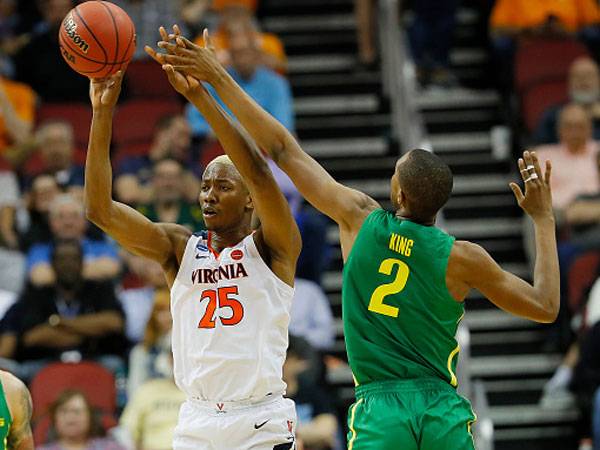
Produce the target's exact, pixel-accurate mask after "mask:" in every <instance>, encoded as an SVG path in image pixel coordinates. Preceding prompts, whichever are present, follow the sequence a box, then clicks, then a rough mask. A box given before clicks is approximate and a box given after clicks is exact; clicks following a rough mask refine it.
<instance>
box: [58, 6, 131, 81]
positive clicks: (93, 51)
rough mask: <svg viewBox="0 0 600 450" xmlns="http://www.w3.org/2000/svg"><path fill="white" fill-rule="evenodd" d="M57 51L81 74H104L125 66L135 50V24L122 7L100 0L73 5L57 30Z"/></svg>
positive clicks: (100, 76) (97, 75) (101, 75)
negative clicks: (58, 49) (58, 48)
mask: <svg viewBox="0 0 600 450" xmlns="http://www.w3.org/2000/svg"><path fill="white" fill-rule="evenodd" d="M58 43H59V45H60V52H61V54H62V56H63V58H64V59H65V61H67V63H68V64H69V65H70V66H71V67H72V68H73V70H75V71H76V72H78V73H80V74H81V75H85V76H86V77H92V78H104V77H107V76H109V75H112V74H114V73H116V72H117V71H119V70H120V69H123V68H125V67H126V66H127V64H128V63H129V61H130V60H131V57H132V56H133V52H134V51H135V27H134V25H133V22H132V21H131V19H130V18H129V16H128V15H127V13H126V12H125V11H123V10H122V9H121V8H119V7H118V6H117V5H115V4H113V3H110V2H103V1H89V2H85V3H82V4H80V5H78V6H76V7H75V8H73V9H72V10H71V11H69V13H68V14H67V16H66V17H65V18H64V20H63V22H62V25H61V27H60V31H59V33H58Z"/></svg>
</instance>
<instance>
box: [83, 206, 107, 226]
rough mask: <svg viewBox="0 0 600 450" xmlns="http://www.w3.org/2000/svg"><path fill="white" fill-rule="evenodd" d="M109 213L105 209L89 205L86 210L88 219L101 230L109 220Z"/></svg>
mask: <svg viewBox="0 0 600 450" xmlns="http://www.w3.org/2000/svg"><path fill="white" fill-rule="evenodd" d="M107 213H108V211H107V210H106V209H105V208H99V207H96V206H93V205H87V206H86V208H85V217H86V219H87V220H89V221H90V222H92V223H93V224H94V225H97V226H98V227H100V228H102V225H103V224H105V223H106V221H107V220H108V219H107Z"/></svg>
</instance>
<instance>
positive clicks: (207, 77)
mask: <svg viewBox="0 0 600 450" xmlns="http://www.w3.org/2000/svg"><path fill="white" fill-rule="evenodd" d="M163 30H164V29H163ZM173 31H174V33H173V34H170V35H166V32H165V33H164V34H163V32H162V31H161V36H162V38H163V40H162V41H160V42H159V43H158V46H159V47H160V48H162V49H164V50H166V52H167V53H166V54H160V56H159V59H157V61H159V62H161V63H162V64H170V65H172V66H173V69H174V70H176V71H179V72H183V73H185V74H186V75H189V76H192V77H194V78H196V79H197V80H200V81H206V82H208V83H212V82H214V80H215V79H216V77H218V75H219V73H220V72H221V71H222V70H224V69H223V66H221V64H220V63H219V61H218V59H217V54H216V52H215V48H214V46H213V43H212V40H211V38H210V35H209V34H208V30H207V29H204V34H203V37H204V44H203V45H196V44H194V43H193V42H191V41H190V40H189V39H187V38H185V37H184V36H182V35H181V33H180V30H179V27H178V26H177V25H174V26H173ZM146 52H148V53H149V54H150V56H153V53H152V49H150V51H149V50H148V49H146ZM154 53H155V54H156V52H154ZM153 57H154V56H153ZM155 59H156V58H155Z"/></svg>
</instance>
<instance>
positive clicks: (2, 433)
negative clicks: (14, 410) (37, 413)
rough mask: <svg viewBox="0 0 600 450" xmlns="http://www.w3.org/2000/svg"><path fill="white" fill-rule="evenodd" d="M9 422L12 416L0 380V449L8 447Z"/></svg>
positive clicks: (5, 449) (3, 449)
mask: <svg viewBox="0 0 600 450" xmlns="http://www.w3.org/2000/svg"><path fill="white" fill-rule="evenodd" d="M11 424H12V417H11V415H10V410H9V409H8V403H7V401H6V395H5V394H4V388H3V386H2V383H1V382H0V443H1V444H0V450H7V449H8V446H7V439H8V432H9V430H10V425H11Z"/></svg>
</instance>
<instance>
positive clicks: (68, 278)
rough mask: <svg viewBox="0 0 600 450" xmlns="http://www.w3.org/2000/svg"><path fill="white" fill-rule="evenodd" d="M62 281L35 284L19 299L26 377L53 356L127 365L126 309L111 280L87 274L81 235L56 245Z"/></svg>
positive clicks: (20, 352)
mask: <svg viewBox="0 0 600 450" xmlns="http://www.w3.org/2000/svg"><path fill="white" fill-rule="evenodd" d="M51 259H52V269H53V272H54V273H55V274H56V280H55V282H54V283H53V284H51V285H50V286H44V287H35V286H32V285H29V286H28V287H27V288H26V289H25V291H24V292H23V294H22V296H21V298H20V299H19V305H20V306H19V308H20V309H19V311H20V314H17V316H18V320H19V324H18V329H19V341H20V342H19V347H18V348H19V350H18V352H17V355H18V357H19V359H20V360H21V361H22V364H21V368H22V374H21V375H22V376H23V378H25V379H27V380H30V379H31V377H32V376H34V375H35V373H36V372H37V371H38V370H39V369H41V368H42V367H43V366H44V365H45V364H47V362H48V361H52V360H55V361H56V360H63V361H79V360H81V359H96V360H97V361H98V362H100V363H101V364H103V365H104V366H106V367H107V368H108V369H109V370H112V371H113V372H114V371H117V370H119V369H121V368H122V366H123V364H124V363H123V359H122V357H123V356H124V351H125V337H124V325H125V320H124V318H123V311H122V309H121V307H120V305H119V302H118V301H117V299H116V296H115V292H114V288H113V286H112V284H111V283H110V282H92V281H87V280H85V279H84V277H83V275H84V274H83V270H84V264H83V250H82V247H81V245H80V243H79V241H77V240H73V239H72V240H64V241H58V242H57V243H56V244H55V245H54V247H53V249H52V255H51Z"/></svg>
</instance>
